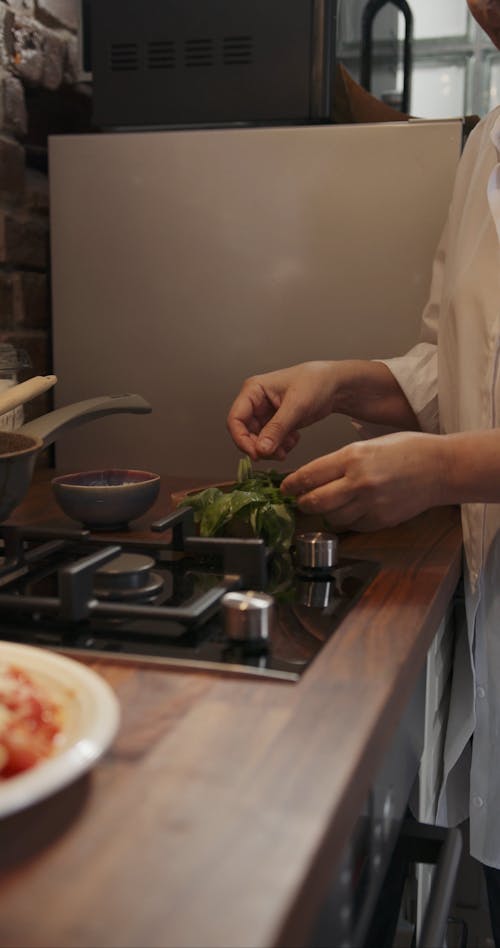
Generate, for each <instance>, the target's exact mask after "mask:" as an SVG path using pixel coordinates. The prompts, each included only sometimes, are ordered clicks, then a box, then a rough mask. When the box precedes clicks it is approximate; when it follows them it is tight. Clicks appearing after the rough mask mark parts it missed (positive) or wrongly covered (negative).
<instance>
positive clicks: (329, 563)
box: [295, 532, 339, 570]
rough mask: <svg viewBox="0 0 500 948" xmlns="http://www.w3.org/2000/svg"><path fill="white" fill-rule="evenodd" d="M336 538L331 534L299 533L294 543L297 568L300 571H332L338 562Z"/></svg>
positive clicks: (337, 542)
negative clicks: (299, 568)
mask: <svg viewBox="0 0 500 948" xmlns="http://www.w3.org/2000/svg"><path fill="white" fill-rule="evenodd" d="M338 545H339V541H338V537H336V536H335V535H334V534H333V533H321V532H315V533H299V535H298V536H297V538H296V541H295V555H296V559H297V566H299V567H301V568H302V569H318V570H320V569H321V570H326V569H332V568H333V567H334V566H336V564H337V561H338Z"/></svg>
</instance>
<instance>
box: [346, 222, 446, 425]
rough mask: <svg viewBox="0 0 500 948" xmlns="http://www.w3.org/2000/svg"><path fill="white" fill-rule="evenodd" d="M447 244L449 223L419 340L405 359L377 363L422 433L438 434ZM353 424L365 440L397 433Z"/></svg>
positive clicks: (436, 261)
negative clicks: (396, 386)
mask: <svg viewBox="0 0 500 948" xmlns="http://www.w3.org/2000/svg"><path fill="white" fill-rule="evenodd" d="M447 241H448V224H447V225H446V226H445V228H444V231H443V234H442V236H441V240H440V242H439V245H438V249H437V251H436V254H435V257H434V263H433V269H432V281H431V289H430V294H429V298H428V302H427V305H426V307H425V309H424V312H423V314H422V324H421V331H420V341H419V342H418V343H417V345H415V346H413V348H412V349H410V350H409V352H407V353H406V354H405V355H403V356H397V357H396V358H393V359H377V360H375V361H377V362H382V363H383V364H384V365H386V366H387V368H388V369H389V370H390V371H391V372H392V374H393V376H394V378H395V379H396V381H397V382H398V384H399V386H400V387H401V389H402V390H403V392H404V394H405V395H406V398H407V399H408V402H409V403H410V405H411V407H412V409H413V411H414V412H415V415H416V416H417V419H418V422H419V425H420V428H421V430H422V431H426V432H429V433H431V434H437V433H439V403H438V355H437V336H438V322H439V312H440V309H441V301H442V293H443V280H444V268H445V261H446V246H447ZM353 424H354V427H355V428H356V430H357V432H358V434H359V436H360V437H362V438H371V437H376V436H378V435H381V434H385V433H387V432H389V431H394V430H395V429H394V428H389V427H385V426H382V425H370V424H365V423H364V422H358V421H354V420H353Z"/></svg>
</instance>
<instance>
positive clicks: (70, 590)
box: [58, 545, 122, 622]
mask: <svg viewBox="0 0 500 948" xmlns="http://www.w3.org/2000/svg"><path fill="white" fill-rule="evenodd" d="M121 552H122V548H121V546H118V545H115V546H107V547H104V549H102V550H97V551H96V552H95V553H91V554H90V555H89V556H83V557H82V558H81V559H80V560H77V561H76V562H75V563H71V564H70V565H69V566H64V567H63V568H62V569H60V570H59V572H58V585H59V598H60V602H61V609H60V615H61V617H62V618H63V619H70V620H71V621H72V622H79V621H80V620H81V619H87V618H88V616H89V614H90V607H91V603H92V601H93V600H94V599H95V593H94V589H93V578H94V573H95V572H96V570H97V569H98V568H99V566H103V565H104V563H109V561H110V560H113V559H115V557H117V556H118V555H119V554H120V553H121Z"/></svg>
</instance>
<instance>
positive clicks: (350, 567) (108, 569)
mask: <svg viewBox="0 0 500 948" xmlns="http://www.w3.org/2000/svg"><path fill="white" fill-rule="evenodd" d="M151 531H152V533H157V534H159V535H160V534H167V535H166V536H165V538H162V537H161V536H159V537H158V542H157V543H151V542H147V543H144V542H142V540H141V538H140V536H139V535H134V534H133V533H131V535H130V537H128V536H125V535H124V537H123V539H122V538H121V537H120V543H119V544H118V543H113V542H110V539H109V538H107V537H106V536H103V537H102V538H101V537H100V536H97V535H96V534H92V533H91V532H90V531H88V530H76V529H75V528H74V527H71V529H69V528H66V529H63V530H61V529H60V527H59V526H57V527H52V526H51V525H50V524H49V525H43V524H40V525H38V526H37V525H29V526H28V525H27V526H25V527H19V526H18V525H15V524H11V525H8V524H5V525H1V526H0V551H2V552H3V554H4V556H3V562H2V559H1V558H0V624H1V626H2V632H1V637H2V639H6V640H10V641H17V642H24V643H26V644H32V645H37V646H41V647H47V648H55V649H59V650H62V651H65V652H68V653H69V654H72V655H76V656H78V655H88V654H89V653H92V654H94V655H104V656H107V655H112V656H114V658H115V659H116V660H120V661H131V662H135V661H138V660H141V661H143V660H147V661H151V662H153V663H160V664H163V665H165V666H168V667H178V666H179V667H189V668H199V669H200V668H201V669H203V670H205V671H206V670H212V669H213V670H214V671H217V672H219V673H220V672H222V671H227V672H229V673H231V674H245V675H258V676H261V677H274V678H278V679H280V680H286V681H297V680H298V678H299V677H300V675H301V674H302V673H303V671H304V669H305V668H306V667H307V666H308V665H309V663H310V662H311V661H312V660H313V659H314V657H315V655H316V654H317V652H318V651H319V649H321V648H322V647H323V645H324V643H325V642H326V641H328V639H329V638H330V636H331V635H332V634H333V633H334V632H335V630H336V629H337V627H338V625H339V623H340V622H341V621H342V619H343V617H344V616H345V615H346V613H347V612H348V611H349V610H350V609H352V607H353V605H354V604H355V603H356V602H357V600H358V599H359V598H360V596H361V595H362V594H363V592H364V590H365V589H366V588H367V586H368V584H369V583H370V582H371V581H372V579H373V578H374V576H375V575H376V573H377V571H378V566H377V564H376V563H373V562H371V561H364V560H356V559H348V558H345V559H344V558H339V559H338V560H337V543H336V538H335V537H332V536H331V535H328V534H327V535H326V536H325V535H324V534H313V535H312V536H311V535H309V536H307V535H306V536H305V537H304V536H300V537H298V538H297V539H298V546H299V547H300V546H305V547H306V548H309V549H308V550H306V553H305V555H301V553H302V554H303V553H304V551H303V550H299V553H298V555H297V556H296V555H295V554H296V552H297V551H294V552H293V554H292V555H291V556H290V557H288V558H281V557H278V556H273V554H272V552H271V551H270V550H267V549H266V547H265V544H264V542H263V541H262V540H257V539H254V538H252V539H244V540H243V539H234V538H232V537H198V536H197V535H196V530H195V525H194V522H193V516H192V511H191V510H190V509H189V508H184V509H178V510H175V511H174V512H172V513H169V514H168V515H167V516H165V517H164V518H162V519H161V520H157V521H155V523H154V524H152V525H151ZM311 547H313V551H312V554H311ZM301 560H302V561H304V560H305V563H306V565H305V566H304V565H303V564H301ZM254 590H255V592H253V591H254ZM230 593H234V594H236V595H235V596H233V597H229V601H231V599H233V600H234V599H235V598H236V600H238V598H239V599H240V600H243V601H244V605H245V606H246V608H245V610H244V611H245V616H243V617H242V616H241V615H240V613H239V612H238V615H237V619H238V621H237V623H236V625H235V624H234V623H233V624H231V622H230V621H229V618H228V601H227V600H226V602H225V603H224V602H223V600H224V598H225V597H226V596H227V595H228V594H230ZM271 597H272V598H271ZM256 600H257V602H256ZM273 600H274V604H273V606H272V608H271V604H272V603H273ZM267 605H269V607H270V608H269V609H268V608H267ZM257 606H259V609H257V608H256V607H257ZM257 611H259V612H262V613H263V614H262V616H259V617H258V618H259V622H258V623H257V627H256V628H254V624H253V623H254V620H255V619H256V618H257V616H253V615H252V616H250V612H257ZM247 613H248V614H247ZM271 614H272V615H271ZM242 618H243V619H245V620H246V622H243V625H246V626H247V628H245V629H241V628H240V625H241V623H240V621H239V620H240V619H242ZM260 620H263V624H262V621H260ZM249 622H250V626H249V625H248V623H249Z"/></svg>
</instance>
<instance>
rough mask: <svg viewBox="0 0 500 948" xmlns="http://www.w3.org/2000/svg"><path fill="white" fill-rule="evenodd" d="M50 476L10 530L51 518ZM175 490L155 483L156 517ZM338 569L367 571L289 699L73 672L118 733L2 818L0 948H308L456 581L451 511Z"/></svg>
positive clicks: (111, 672)
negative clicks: (98, 689)
mask: <svg viewBox="0 0 500 948" xmlns="http://www.w3.org/2000/svg"><path fill="white" fill-rule="evenodd" d="M47 476H48V475H45V474H41V475H40V477H39V479H38V482H37V483H36V484H34V486H33V488H32V490H31V492H30V494H29V496H28V498H27V499H26V501H25V503H24V504H23V505H22V506H21V507H20V508H19V509H18V510H17V511H16V514H15V516H14V517H13V520H16V521H18V522H21V521H24V522H31V523H35V522H36V521H40V520H48V521H54V520H59V521H61V516H60V515H59V514H58V513H57V510H56V509H55V508H54V503H53V501H52V499H51V497H50V491H49V489H48V485H47ZM182 486H184V485H183V484H180V483H179V481H176V482H175V483H173V482H169V481H168V479H167V480H165V482H164V484H163V488H162V495H161V497H160V500H159V501H158V503H157V505H156V508H155V511H153V519H154V516H155V515H156V516H160V515H162V514H163V513H165V510H166V509H167V508H168V497H169V492H170V490H171V489H172V488H174V487H177V488H178V487H182ZM63 519H64V518H63ZM67 523H68V522H67ZM140 526H141V530H142V532H143V534H144V535H145V536H147V535H148V532H149V531H148V523H146V522H145V523H144V524H141V525H140ZM341 552H342V553H343V554H347V555H353V556H357V557H365V558H368V559H374V560H376V561H377V562H378V563H379V564H380V570H379V573H378V574H377V576H376V578H375V580H374V582H373V583H372V585H371V586H370V587H369V589H368V590H367V591H366V592H365V594H364V595H363V597H362V598H361V600H360V601H359V602H358V604H357V605H356V607H355V609H354V610H352V612H351V613H349V614H348V616H347V617H346V618H345V619H344V621H343V623H342V624H341V626H340V627H339V629H338V630H337V632H336V633H335V635H334V636H333V637H332V638H331V639H330V640H329V642H328V643H327V644H326V645H325V647H324V648H323V649H322V651H321V653H320V654H319V656H318V657H317V658H316V659H315V661H314V662H313V663H312V665H311V666H310V668H309V669H308V670H307V671H306V672H305V674H304V675H303V676H302V678H301V680H300V682H299V683H297V684H291V683H279V682H273V681H262V680H255V681H253V680H247V679H242V678H232V677H230V676H227V677H226V676H223V677H221V676H219V675H218V674H207V673H202V672H191V671H190V672H184V671H171V670H165V669H154V668H148V667H131V666H125V665H120V664H119V663H116V662H113V661H93V662H89V664H91V666H92V667H93V668H95V669H96V671H98V672H99V673H100V674H101V675H103V677H104V678H105V679H106V680H107V681H108V682H109V683H110V685H111V686H112V688H113V689H114V690H115V692H116V694H117V696H118V699H119V702H120V705H121V710H122V722H121V727H120V731H119V734H118V736H117V739H116V740H115V742H114V745H113V747H112V749H111V750H110V751H109V753H108V754H107V755H106V756H105V758H104V759H103V760H102V761H101V763H100V764H99V765H98V766H97V767H95V769H94V770H93V771H92V772H91V773H90V774H88V775H87V776H86V777H84V778H82V779H80V780H79V781H78V782H76V783H75V784H73V785H72V786H71V787H69V788H67V789H66V790H64V791H62V792H60V793H59V794H57V795H55V796H53V797H51V798H49V799H47V800H45V801H44V802H42V803H40V804H38V805H37V806H34V807H31V808H30V809H28V810H25V811H24V812H21V813H19V814H17V815H16V816H13V817H11V818H8V819H4V820H2V821H0V944H1V945H3V946H11V948H21V946H22V948H30V946H44V948H45V946H46V948H49V946H50V948H93V946H95V948H100V946H103V948H104V946H113V948H128V946H131V948H132V946H133V948H148V946H151V948H155V946H161V948H163V946H165V948H170V946H171V948H183V946H186V948H211V946H214V948H224V946H228V948H229V946H231V948H239V946H251V948H257V946H281V948H284V946H294V945H297V946H298V945H304V944H306V943H307V937H308V933H309V931H310V926H311V924H312V921H313V919H314V917H315V913H316V912H317V909H318V906H319V905H320V903H321V900H322V898H323V896H324V894H325V891H326V887H327V884H328V882H329V880H330V879H331V876H332V872H333V871H334V869H335V866H336V864H337V863H338V860H339V859H340V856H341V853H342V850H343V848H344V846H345V844H346V842H347V840H348V838H349V834H350V833H351V832H352V829H353V827H354V824H355V820H356V817H357V815H358V813H359V811H360V809H361V807H362V805H363V802H364V800H365V798H366V795H367V793H368V791H369V788H370V785H371V783H372V781H373V777H374V774H375V773H376V771H377V768H378V766H379V765H380V763H381V761H382V758H383V756H384V753H385V751H386V750H387V748H388V747H389V745H390V742H391V739H392V737H393V735H394V732H395V729H396V727H397V724H398V721H399V719H400V717H401V714H402V712H403V710H404V708H405V705H406V702H407V700H408V697H409V695H410V694H411V692H412V688H413V686H414V685H415V683H416V681H417V678H418V677H419V675H420V672H421V671H422V668H423V666H424V662H425V658H426V654H427V651H428V648H429V646H430V644H431V642H432V638H433V635H434V633H435V631H436V629H437V626H438V624H439V621H440V619H441V618H442V616H443V615H444V613H445V611H446V608H447V605H448V603H449V601H450V598H451V596H452V594H453V592H454V589H455V587H456V584H457V582H458V580H459V577H460V564H461V531H460V526H459V516H458V511H457V510H456V509H454V508H442V509H439V510H434V511H431V512H428V513H426V514H423V515H421V516H419V517H417V518H415V519H414V520H412V521H410V522H409V523H407V524H404V525H402V526H400V527H397V528H394V529H391V530H384V531H379V532H377V533H372V534H367V535H361V534H360V535H355V534H349V535H346V536H345V537H343V538H342V540H341Z"/></svg>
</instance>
